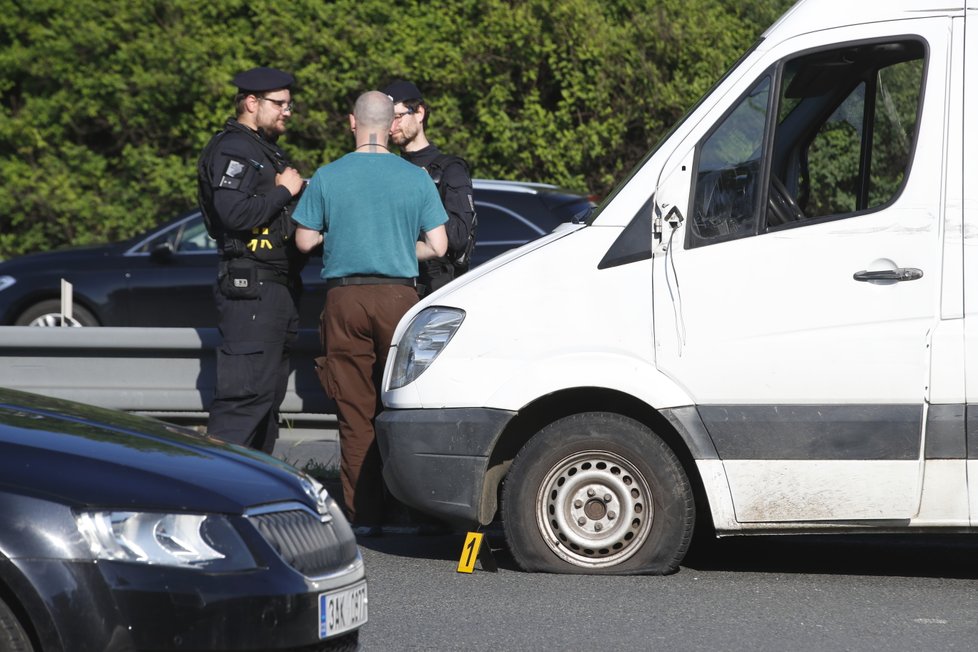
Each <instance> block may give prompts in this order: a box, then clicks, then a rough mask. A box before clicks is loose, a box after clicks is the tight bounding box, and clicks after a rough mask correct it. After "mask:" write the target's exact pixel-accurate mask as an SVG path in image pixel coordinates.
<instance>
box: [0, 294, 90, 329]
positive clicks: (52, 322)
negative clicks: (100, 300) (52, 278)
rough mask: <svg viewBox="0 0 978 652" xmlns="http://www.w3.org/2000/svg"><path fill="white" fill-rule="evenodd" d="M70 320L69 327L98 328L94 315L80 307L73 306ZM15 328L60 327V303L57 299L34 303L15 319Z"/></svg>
mask: <svg viewBox="0 0 978 652" xmlns="http://www.w3.org/2000/svg"><path fill="white" fill-rule="evenodd" d="M71 312H72V319H71V321H70V322H69V323H68V325H69V326H98V320H97V319H95V315H93V314H92V313H90V312H89V311H88V310H87V309H86V308H84V307H82V306H74V307H73V308H72V310H71ZM14 325H15V326H60V325H61V301H59V300H58V299H47V300H45V301H40V302H38V303H35V304H34V305H33V306H31V307H30V308H28V309H27V310H25V311H24V312H22V313H21V315H20V317H18V318H17V322H16V323H15V324H14Z"/></svg>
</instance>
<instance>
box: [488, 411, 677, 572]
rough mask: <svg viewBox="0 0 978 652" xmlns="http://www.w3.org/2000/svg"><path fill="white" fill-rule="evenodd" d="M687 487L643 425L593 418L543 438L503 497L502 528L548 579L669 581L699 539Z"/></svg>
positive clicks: (525, 452)
mask: <svg viewBox="0 0 978 652" xmlns="http://www.w3.org/2000/svg"><path fill="white" fill-rule="evenodd" d="M694 517H695V507H694V501H693V492H692V490H691V488H690V484H689V480H688V478H687V477H686V474H685V472H684V471H683V468H682V466H681V465H680V463H679V460H678V459H677V458H676V455H675V453H673V451H672V449H670V448H669V446H667V445H666V443H665V442H663V441H662V439H660V438H659V437H658V436H657V435H656V434H655V433H653V432H652V431H651V430H650V429H648V428H647V427H645V426H644V425H642V424H640V423H638V422H637V421H633V420H632V419H628V418H625V417H622V416H619V415H615V414H609V413H603V412H595V413H586V414H579V415H574V416H570V417H566V418H564V419H561V420H559V421H557V422H555V423H552V424H550V425H549V426H547V427H546V428H544V429H543V430H541V431H540V432H539V433H537V434H536V435H535V436H534V437H533V438H532V439H530V441H529V443H527V445H526V446H525V447H524V448H523V449H522V450H521V451H520V453H519V454H518V455H517V456H516V459H515V460H514V461H513V466H512V467H511V468H510V470H509V474H508V476H507V478H506V482H505V485H504V488H503V525H504V527H505V532H506V540H507V542H508V543H509V547H510V551H511V553H512V554H513V557H514V558H515V560H516V562H517V563H518V564H519V565H520V566H521V567H522V568H523V569H524V570H527V571H540V572H550V573H594V574H625V573H646V574H665V573H670V572H673V571H675V570H676V569H677V568H678V567H679V563H680V562H681V561H682V559H683V556H684V555H685V554H686V550H687V548H688V547H689V542H690V538H691V536H692V533H693V522H694V520H695V519H694Z"/></svg>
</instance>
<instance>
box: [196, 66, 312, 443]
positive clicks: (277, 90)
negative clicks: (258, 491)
mask: <svg viewBox="0 0 978 652" xmlns="http://www.w3.org/2000/svg"><path fill="white" fill-rule="evenodd" d="M294 81H295V80H294V78H293V77H292V75H290V74H288V73H286V72H283V71H281V70H276V69H274V68H253V69H251V70H248V71H246V72H242V73H240V74H238V75H236V76H235V77H234V80H233V83H234V85H235V86H237V88H238V93H237V95H236V96H235V105H236V109H237V117H236V118H232V119H229V120H228V121H227V123H226V124H225V125H224V129H223V130H222V131H221V132H220V133H218V134H217V135H216V136H214V138H212V139H211V141H210V143H208V145H207V146H206V147H205V148H204V151H203V152H202V153H201V157H200V160H199V162H198V165H197V188H198V201H199V203H200V208H201V210H202V211H203V213H204V219H205V222H206V224H207V229H208V232H209V233H210V234H211V236H212V237H214V238H215V239H216V240H217V244H218V251H219V252H220V256H221V259H220V262H219V264H218V282H217V285H216V287H215V293H214V294H215V299H216V302H217V310H218V313H219V315H220V323H219V329H220V333H221V338H222V343H221V345H220V347H219V348H218V350H217V386H216V388H215V393H214V401H213V402H212V403H211V406H210V419H209V421H208V425H207V428H208V432H209V433H210V434H211V435H214V436H215V437H218V438H220V439H224V440H226V441H230V442H234V443H237V444H241V445H245V446H250V447H252V448H255V449H258V450H262V451H265V452H266V453H271V452H272V450H273V448H274V446H275V440H276V439H277V438H278V419H279V412H278V410H279V406H280V405H281V403H282V400H283V399H284V398H285V390H286V383H287V381H288V376H289V354H290V349H291V347H292V344H293V342H294V341H295V337H296V334H297V332H298V322H299V316H298V300H299V292H300V290H301V285H300V277H299V273H300V271H301V268H302V264H303V263H304V262H305V256H304V255H303V254H300V253H299V251H298V250H297V249H296V247H295V242H294V237H293V236H294V234H295V225H294V223H293V222H292V220H291V218H290V210H291V207H292V206H293V205H294V203H295V202H296V201H297V199H298V196H299V194H300V193H301V192H302V189H303V187H304V182H303V179H302V177H301V176H300V175H299V173H298V172H297V171H296V170H295V168H293V167H292V166H291V165H290V164H289V161H288V158H287V157H286V156H285V153H284V152H283V151H282V150H281V149H280V148H279V147H278V146H277V145H276V144H275V141H276V140H277V138H278V137H279V136H280V135H281V134H283V133H284V132H285V123H286V120H287V119H288V118H290V117H291V116H292V110H293V105H292V94H291V91H290V90H289V89H290V87H291V86H292V84H293V83H294Z"/></svg>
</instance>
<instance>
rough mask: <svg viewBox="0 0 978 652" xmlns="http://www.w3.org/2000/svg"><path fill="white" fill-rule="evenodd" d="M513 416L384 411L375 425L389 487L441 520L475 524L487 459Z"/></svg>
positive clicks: (474, 410) (478, 412) (475, 411)
mask: <svg viewBox="0 0 978 652" xmlns="http://www.w3.org/2000/svg"><path fill="white" fill-rule="evenodd" d="M514 416H516V413H515V412H510V411H507V410H493V409H488V408H444V409H423V410H384V411H383V412H381V413H380V415H379V416H378V417H377V420H376V422H375V426H376V431H377V443H378V445H379V447H380V454H381V457H382V458H383V460H384V480H385V482H386V483H387V487H388V489H390V491H391V493H393V494H394V495H395V496H396V497H397V498H398V500H400V501H401V502H403V503H405V504H407V505H408V506H410V507H413V508H415V509H418V510H420V511H422V512H425V513H427V514H431V515H432V516H437V517H438V518H441V519H443V520H445V521H449V522H452V523H458V524H466V525H471V524H475V523H478V522H479V520H480V519H479V516H480V506H481V503H482V495H483V486H484V484H485V477H486V470H487V468H488V465H489V456H490V454H491V453H492V451H493V449H494V448H495V445H496V441H497V440H498V439H499V436H500V435H501V434H502V432H503V430H504V429H505V428H506V424H508V423H509V422H510V420H511V419H512V418H513V417H514ZM489 518H491V515H489Z"/></svg>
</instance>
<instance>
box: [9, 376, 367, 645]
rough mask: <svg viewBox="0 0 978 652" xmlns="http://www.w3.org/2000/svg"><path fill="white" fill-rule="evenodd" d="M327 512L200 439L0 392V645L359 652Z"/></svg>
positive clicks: (341, 540) (249, 458)
mask: <svg viewBox="0 0 978 652" xmlns="http://www.w3.org/2000/svg"><path fill="white" fill-rule="evenodd" d="M366 620H367V587H366V581H365V574H364V566H363V560H362V558H361V556H360V552H359V549H358V547H357V544H356V540H355V538H354V534H353V532H352V530H351V528H350V525H349V524H348V522H347V521H346V520H345V518H344V516H343V514H342V512H341V511H340V509H339V507H338V506H337V504H336V502H335V501H334V500H333V498H332V497H331V496H329V494H328V493H327V492H326V490H325V489H324V488H323V487H322V485H321V484H319V483H318V482H317V481H316V480H314V479H313V478H311V477H309V476H307V475H306V474H304V473H302V472H300V471H297V470H296V469H294V468H292V467H291V466H288V465H287V464H285V463H283V462H279V461H278V460H275V459H273V458H271V457H268V456H265V455H263V454H262V453H259V452H256V451H250V450H247V449H243V448H240V447H237V446H232V445H229V444H224V443H221V442H218V441H216V440H213V439H209V438H207V437H206V436H204V435H200V434H197V433H196V432H194V431H191V430H186V429H184V428H180V427H177V426H172V425H169V424H166V423H163V422H161V421H156V420H153V419H147V418H144V417H138V416H134V415H130V414H125V413H121V412H114V411H111V410H105V409H102V408H95V407H91V406H86V405H82V404H79V403H72V402H68V401H62V400H55V399H48V398H45V397H41V396H37V395H35V394H27V393H24V392H17V391H14V390H9V389H3V388H0V650H38V651H44V652H86V651H90V652H108V651H113V650H136V649H138V650H203V649H208V650H211V649H214V650H299V649H301V650H306V651H308V650H313V649H315V650H326V649H356V647H357V645H358V640H357V639H358V638H359V628H360V626H361V625H363V624H364V623H365V622H366Z"/></svg>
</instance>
